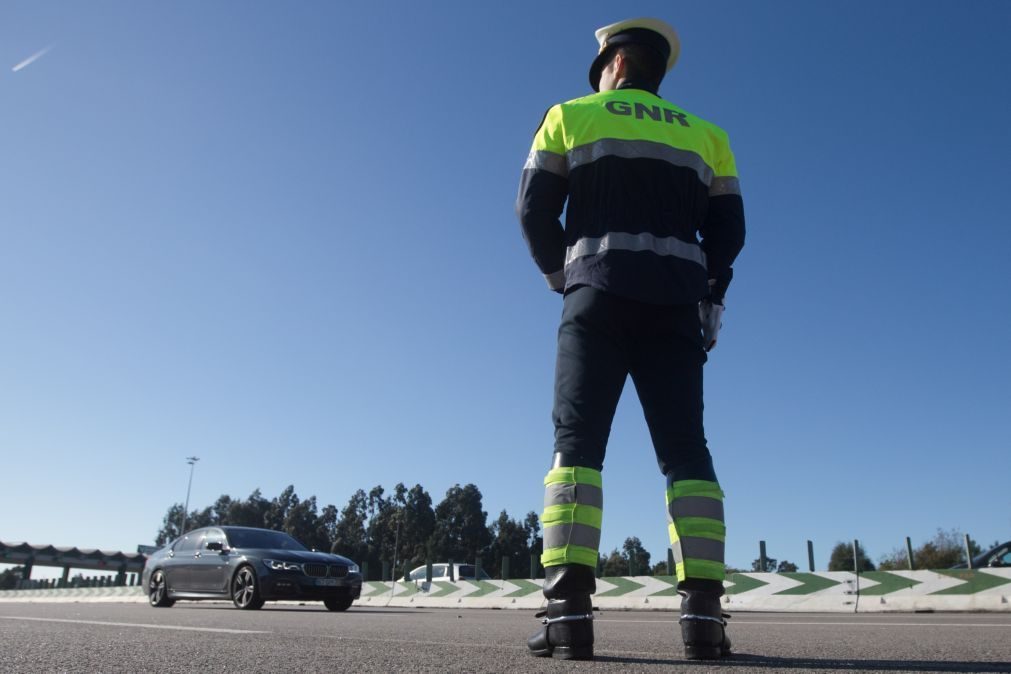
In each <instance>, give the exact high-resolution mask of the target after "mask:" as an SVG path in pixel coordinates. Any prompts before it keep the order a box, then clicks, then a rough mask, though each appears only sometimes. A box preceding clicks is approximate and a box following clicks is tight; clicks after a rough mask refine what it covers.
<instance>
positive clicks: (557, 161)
mask: <svg viewBox="0 0 1011 674" xmlns="http://www.w3.org/2000/svg"><path fill="white" fill-rule="evenodd" d="M523 168H524V169H541V170H542V171H548V172H549V173H554V174H555V175H559V176H562V177H563V178H565V177H568V175H569V166H568V163H567V162H566V160H565V155H560V154H556V153H554V152H548V151H547V150H531V151H530V154H529V155H527V163H526V164H524V165H523Z"/></svg>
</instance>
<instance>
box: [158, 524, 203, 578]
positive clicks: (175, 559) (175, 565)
mask: <svg viewBox="0 0 1011 674" xmlns="http://www.w3.org/2000/svg"><path fill="white" fill-rule="evenodd" d="M202 535H203V532H202V531H191V532H190V533H188V534H186V535H185V536H183V537H182V538H180V539H179V540H178V541H176V544H175V545H173V546H172V558H171V559H170V560H169V561H167V562H166V563H165V567H164V573H165V578H166V580H167V581H168V586H169V587H170V588H171V589H172V590H173V591H175V592H191V591H192V590H193V561H194V556H195V554H196V551H197V543H199V541H200V538H201V536H202Z"/></svg>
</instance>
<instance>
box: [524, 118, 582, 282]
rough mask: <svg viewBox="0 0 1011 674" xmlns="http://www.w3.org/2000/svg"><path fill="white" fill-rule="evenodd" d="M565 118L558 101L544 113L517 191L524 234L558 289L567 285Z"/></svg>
mask: <svg viewBox="0 0 1011 674" xmlns="http://www.w3.org/2000/svg"><path fill="white" fill-rule="evenodd" d="M561 121H562V116H561V108H560V107H559V106H557V105H556V106H554V107H552V108H551V109H549V110H548V112H547V113H546V114H545V115H544V120H543V121H542V122H541V126H540V128H538V129H537V133H536V135H534V142H533V146H532V147H531V148H530V154H529V156H528V157H527V162H526V164H525V165H524V166H523V173H522V175H521V177H520V187H519V194H517V195H516V216H517V217H518V218H519V221H520V227H521V228H522V230H523V238H524V239H526V242H527V246H529V248H530V254H531V256H533V258H534V262H535V263H536V264H537V267H538V268H539V269H540V270H541V273H542V274H544V278H545V280H546V281H547V282H548V287H549V288H551V289H552V290H555V291H558V292H561V291H562V290H563V289H564V288H565V230H564V228H563V227H562V223H561V222H560V221H559V217H560V216H561V214H562V209H563V208H564V207H565V200H566V198H567V197H568V194H569V179H568V175H569V170H568V165H567V163H566V158H565V145H564V141H563V138H562V124H561Z"/></svg>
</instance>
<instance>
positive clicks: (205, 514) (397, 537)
mask: <svg viewBox="0 0 1011 674" xmlns="http://www.w3.org/2000/svg"><path fill="white" fill-rule="evenodd" d="M182 520H183V506H182V505H181V504H179V503H176V504H174V505H173V506H172V507H170V508H169V509H168V512H167V513H166V514H165V518H164V520H163V521H162V526H161V528H160V529H159V530H158V535H157V537H156V540H155V543H156V544H157V545H159V546H161V545H164V544H165V543H167V542H169V541H172V540H174V539H176V538H178V537H179V535H180V534H181V533H182V532H181V531H180V527H181V526H182ZM487 520H488V513H487V512H486V511H485V510H484V509H483V504H482V497H481V491H480V490H479V489H478V488H477V487H476V486H475V485H473V484H468V485H465V486H462V487H461V486H460V485H459V484H456V485H454V486H452V487H450V488H449V490H447V491H446V495H445V497H444V498H443V499H442V501H441V502H439V503H438V504H435V505H433V502H432V497H431V496H430V495H429V494H428V492H427V491H425V489H424V488H423V487H422V486H421V485H419V484H416V485H414V486H413V487H411V488H410V489H408V488H407V487H406V486H405V485H404V484H403V483H398V484H397V485H396V486H395V487H394V488H393V490H392V491H391V492H389V493H387V491H386V490H385V489H384V488H383V487H382V486H381V485H377V486H375V487H373V488H372V489H370V490H369V491H368V492H366V491H364V490H362V489H359V490H357V491H356V492H355V493H354V494H352V495H351V498H350V499H348V502H347V504H346V505H345V506H344V507H343V508H342V509H340V510H338V508H337V507H336V506H334V505H326V506H324V507H323V508H322V509H320V508H319V507H318V504H317V501H316V497H315V496H310V497H309V498H306V499H300V498H299V496H298V494H296V493H295V488H294V486H293V485H289V486H288V487H287V488H285V489H284V491H282V492H281V493H280V494H279V495H278V496H277V497H276V498H273V499H267V498H264V496H263V495H262V493H261V492H260V490H259V489H257V490H255V491H253V493H252V494H250V495H249V497H248V498H246V499H233V498H232V497H231V496H228V495H222V496H220V497H219V498H218V499H217V500H216V501H215V502H214V504H213V505H211V506H208V507H206V508H204V509H203V510H194V511H192V512H191V513H188V514H187V515H186V528H187V530H192V529H197V528H199V527H204V526H212V525H234V526H248V527H263V528H266V529H274V530H277V531H284V532H286V533H288V534H290V535H291V536H293V537H294V538H296V539H298V540H299V541H300V542H301V543H303V544H304V545H306V546H307V547H309V548H311V549H315V550H326V551H330V552H334V553H336V554H339V555H344V556H345V557H348V558H350V559H352V560H354V561H355V562H357V563H358V564H359V565H362V566H363V567H367V569H368V575H369V578H368V579H369V580H374V579H378V578H380V577H381V574H382V573H383V569H384V567H385V568H387V569H390V570H391V573H392V575H393V576H395V577H403V574H404V572H405V571H410V570H411V569H413V568H414V567H416V566H421V565H423V564H425V563H426V562H427V561H433V562H445V561H448V560H454V561H457V562H473V561H474V560H475V558H476V557H478V556H480V557H481V559H482V566H483V568H484V569H485V570H486V571H487V572H488V573H489V574H490V575H492V576H500V575H501V573H502V560H503V559H508V560H509V562H508V566H509V569H510V573H511V575H513V576H514V577H515V576H525V575H527V574H528V573H529V566H530V556H531V555H540V553H541V550H542V545H543V543H542V539H541V535H540V520H539V519H538V517H537V514H536V513H534V512H529V513H527V515H526V516H525V517H524V518H523V519H522V520H516V519H513V518H511V517H510V516H509V514H508V513H507V512H506V511H505V510H503V511H502V512H501V513H500V514H499V516H498V518H497V519H495V520H494V521H493V522H492V523H491V525H490V526H489V525H488V524H487Z"/></svg>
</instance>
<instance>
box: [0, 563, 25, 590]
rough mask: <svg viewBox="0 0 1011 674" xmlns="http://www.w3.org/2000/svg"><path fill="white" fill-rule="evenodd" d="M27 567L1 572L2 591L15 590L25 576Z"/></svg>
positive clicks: (0, 588)
mask: <svg viewBox="0 0 1011 674" xmlns="http://www.w3.org/2000/svg"><path fill="white" fill-rule="evenodd" d="M24 572H25V567H23V566H15V567H12V568H9V569H4V570H3V571H0V590H13V589H14V588H15V587H17V585H18V581H19V580H21V577H22V575H24Z"/></svg>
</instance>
